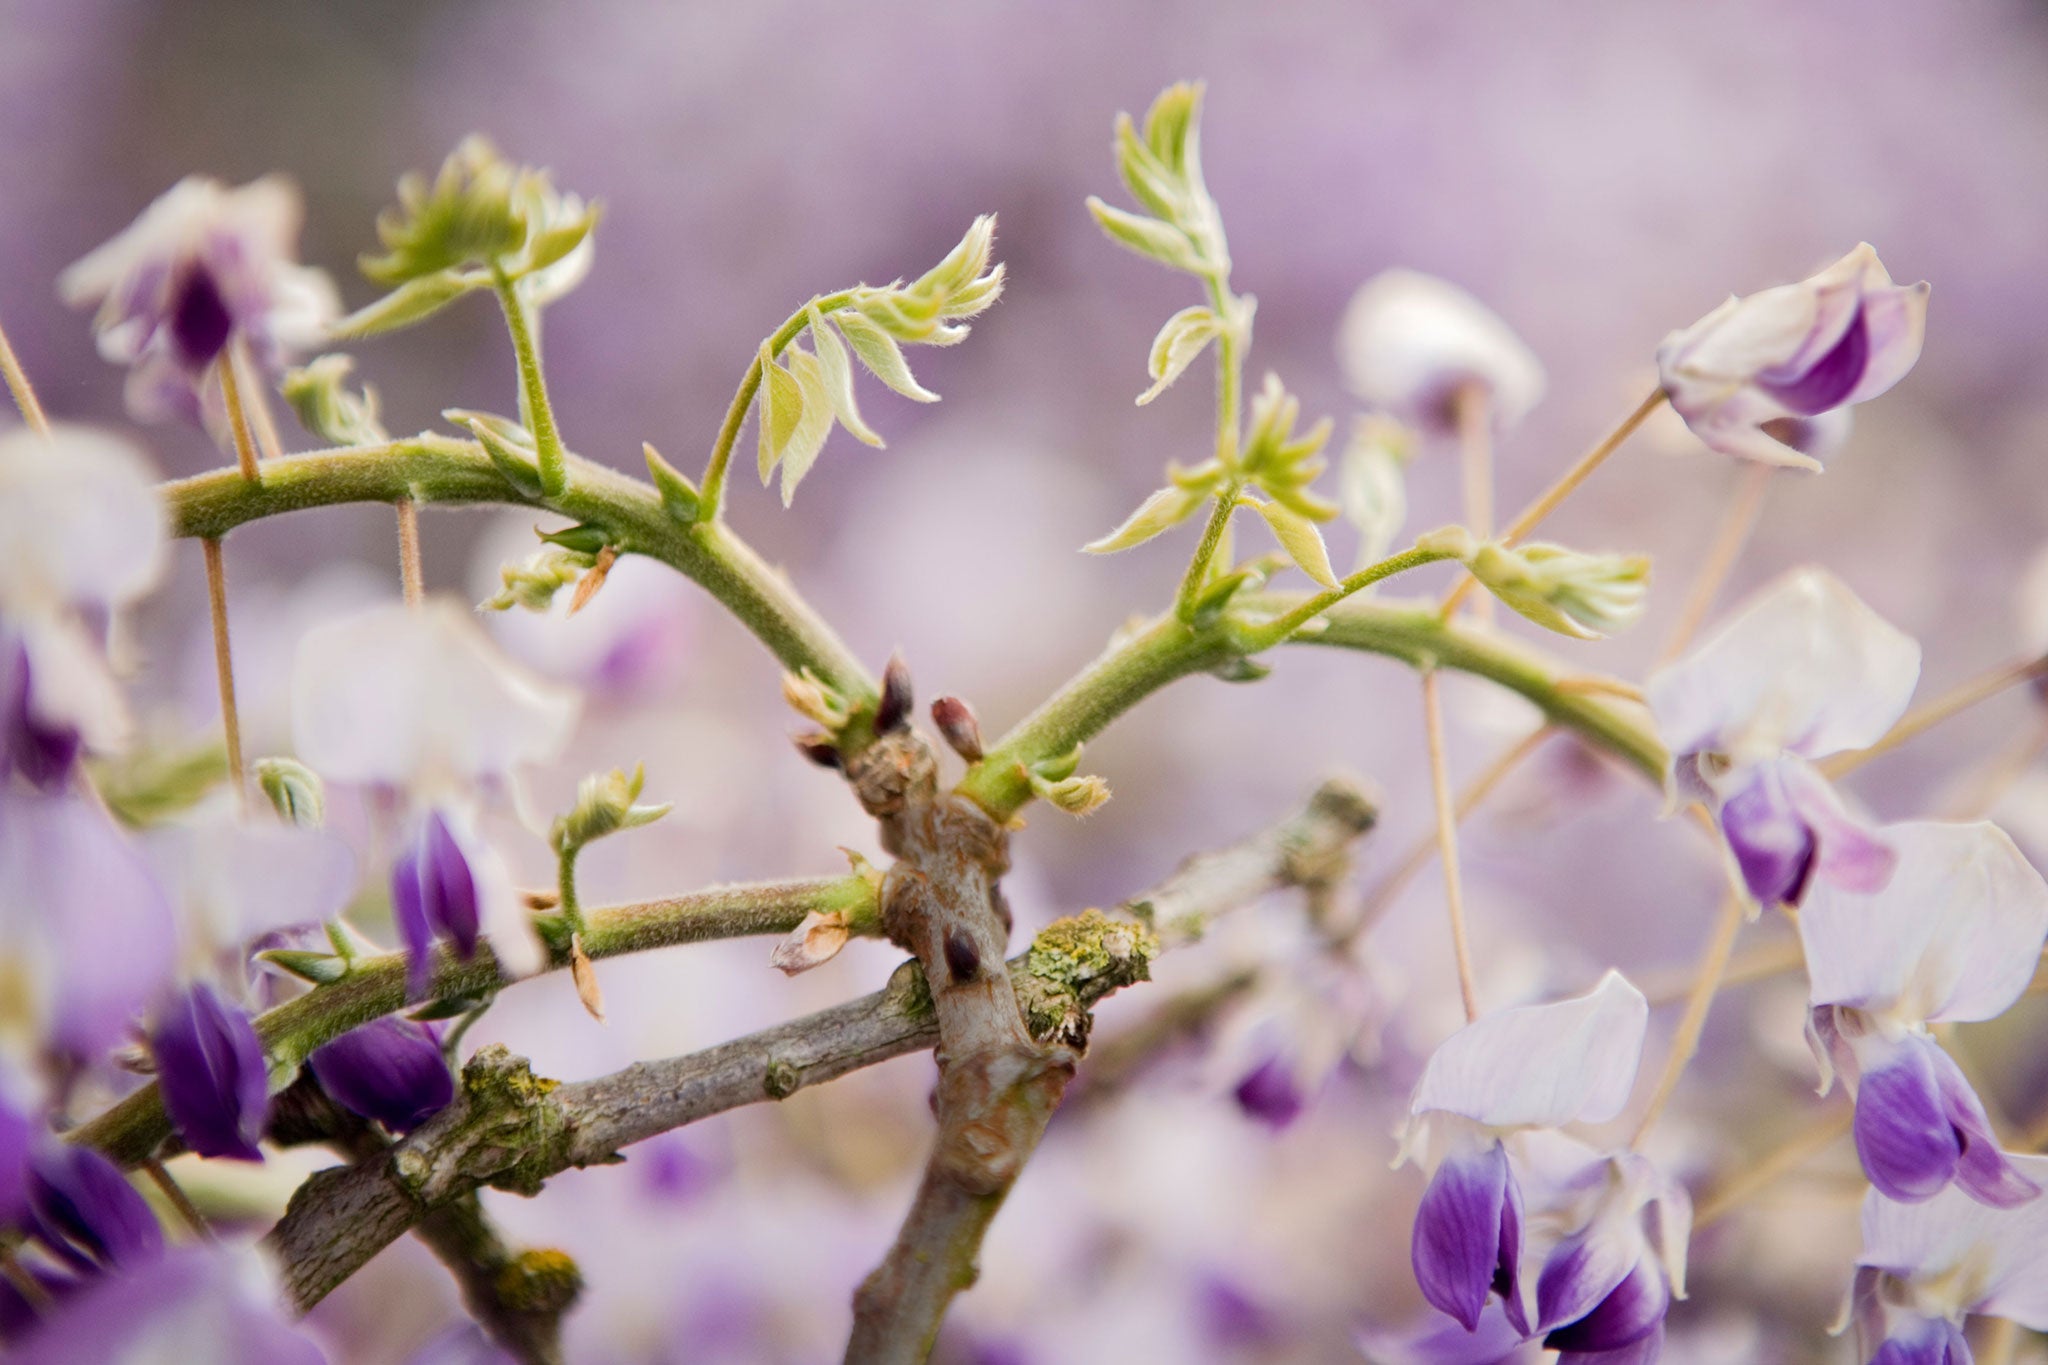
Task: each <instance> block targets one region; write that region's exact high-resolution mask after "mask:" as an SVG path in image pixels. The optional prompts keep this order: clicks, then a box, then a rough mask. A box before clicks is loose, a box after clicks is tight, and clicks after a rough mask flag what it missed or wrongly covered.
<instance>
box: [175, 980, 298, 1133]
mask: <svg viewBox="0 0 2048 1365" xmlns="http://www.w3.org/2000/svg"><path fill="white" fill-rule="evenodd" d="M149 1041H150V1049H151V1051H152V1052H154V1053H155V1055H156V1071H157V1080H158V1082H159V1084H160V1085H161V1086H162V1088H163V1096H164V1108H165V1109H166V1110H167V1111H168V1112H169V1113H170V1116H171V1122H172V1123H173V1124H175V1125H176V1126H177V1129H178V1134H179V1136H181V1137H183V1138H184V1139H185V1145H186V1146H188V1147H190V1148H191V1149H192V1150H193V1151H195V1152H197V1153H199V1155H201V1156H222V1157H233V1158H235V1159H236V1160H238V1161H261V1160H262V1159H263V1153H262V1152H260V1151H258V1150H257V1147H256V1144H257V1142H258V1141H260V1140H261V1139H262V1137H263V1124H264V1121H265V1120H266V1119H267V1118H268V1117H269V1115H270V1089H269V1085H268V1083H267V1078H266V1070H265V1065H264V1058H263V1043H262V1040H261V1039H259V1038H257V1036H256V1026H255V1025H254V1024H253V1023H252V1022H251V1021H250V1019H249V1013H248V1011H247V1010H244V1009H241V1008H240V1007H238V1006H235V1005H230V1004H228V1003H227V1002H226V1001H225V1000H222V999H221V998H220V995H219V993H218V992H216V991H215V990H214V989H213V987H212V986H210V985H208V984H206V983H205V982H203V981H202V982H200V983H199V984H198V985H195V986H193V987H192V988H191V989H190V990H188V991H185V992H184V993H183V994H181V995H179V996H178V997H177V998H176V999H175V1000H173V1001H172V1002H171V1003H170V1005H169V1006H167V1007H166V1008H165V1009H164V1011H163V1013H162V1015H161V1016H160V1017H159V1018H158V1020H157V1025H156V1029H155V1031H154V1032H152V1033H151V1034H150V1039H149Z"/></svg>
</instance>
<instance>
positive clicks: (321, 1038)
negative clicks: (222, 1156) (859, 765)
mask: <svg viewBox="0 0 2048 1365" xmlns="http://www.w3.org/2000/svg"><path fill="white" fill-rule="evenodd" d="M813 910H817V911H823V912H826V913H831V912H835V911H836V912H840V913H843V914H845V915H846V917H847V921H848V926H849V928H850V929H851V930H852V931H853V932H854V933H857V934H873V933H876V932H877V931H878V927H879V926H878V915H879V910H878V908H877V902H876V894H875V888H874V886H873V885H872V884H871V883H870V882H869V881H868V879H867V878H866V877H863V876H859V875H849V876H844V877H829V878H819V879H814V880H808V881H790V882H763V883H758V884H754V885H746V886H725V887H717V888H714V889H712V890H709V891H700V892H697V893H695V894H694V895H688V896H678V897H675V898H673V899H670V900H660V901H647V902H644V903H641V904H635V905H617V906H610V907H607V908H604V909H596V910H591V911H589V912H587V913H586V915H585V928H584V931H583V948H584V951H585V952H586V953H588V954H589V955H590V956H591V957H592V958H604V957H618V956H621V955H623V954H626V953H637V952H646V951H648V950H650V949H654V948H666V947H669V946H671V945H673V944H677V943H697V942H702V941H704V940H707V939H720V938H739V937H743V936H747V935H753V934H786V933H788V932H789V931H790V930H792V929H794V928H796V926H797V925H799V924H801V923H802V922H803V919H804V916H805V915H807V914H809V913H811V912H812V911H813ZM560 938H561V945H560V946H559V947H551V948H550V952H549V960H548V966H547V970H555V969H559V968H563V967H567V966H568V965H569V953H568V947H567V943H568V935H567V934H562V935H560ZM405 978H406V959H405V954H403V953H385V954H380V955H378V956H375V957H365V958H358V959H356V961H355V964H354V965H353V967H352V968H351V969H350V971H349V973H348V975H347V976H344V977H343V978H342V979H341V980H339V981H336V982H333V983H332V984H330V985H325V986H319V987H316V988H315V989H313V990H311V991H308V992H307V993H306V994H304V995H302V996H299V997H297V998H296V999H293V1000H288V1001H286V1002H285V1003H284V1004H282V1005H279V1006H278V1007H277V1008H276V1009H273V1010H268V1011H266V1012H265V1013H263V1014H262V1015H259V1016H258V1017H257V1019H256V1034H257V1036H258V1037H259V1038H261V1039H262V1040H263V1043H264V1047H265V1049H266V1050H267V1051H268V1053H269V1054H270V1056H271V1058H272V1059H274V1060H275V1061H277V1062H278V1063H280V1064H281V1065H282V1066H284V1067H287V1068H295V1067H297V1066H298V1065H299V1064H301V1063H302V1062H304V1061H305V1059H306V1058H307V1057H308V1056H310V1055H311V1054H312V1052H313V1050H314V1049H315V1048H318V1047H320V1046H321V1045H322V1044H325V1043H328V1042H332V1041H333V1040H334V1039H336V1038H338V1037H340V1036H341V1035H342V1034H344V1033H346V1032H348V1031H349V1030H350V1029H352V1028H355V1027H357V1026H359V1025H362V1024H367V1023H369V1022H370V1021H371V1020H373V1019H377V1018H381V1017H382V1016H384V1015H387V1014H391V1013H393V1012H394V1011H397V1010H400V1009H403V1008H405V1006H406V1004H407V1001H406V991H405ZM507 984H509V979H508V978H507V977H505V976H504V974H503V973H502V972H500V971H499V969H498V963H497V959H496V958H494V957H493V956H492V955H491V953H490V951H489V945H488V942H486V944H485V945H484V946H483V947H482V948H479V949H478V951H477V953H476V955H475V956H474V957H472V958H470V959H469V960H468V961H466V962H465V961H461V960H459V959H457V958H455V957H454V956H452V955H451V954H450V953H449V952H448V951H447V950H446V949H445V948H444V949H442V950H441V951H440V952H439V953H438V955H437V956H436V958H435V960H434V974H433V982H432V985H431V986H430V987H429V988H428V997H429V998H430V999H445V998H449V997H456V996H466V995H476V994H478V993H480V992H483V991H487V990H491V989H493V988H496V987H498V986H503V985H507ZM170 1132H171V1127H170V1121H169V1120H168V1119H167V1118H166V1117H165V1116H164V1108H163V1100H162V1097H161V1096H160V1095H159V1094H158V1091H157V1087H156V1085H155V1084H153V1083H152V1084H150V1085H146V1086H144V1087H143V1088H142V1089H140V1090H138V1091H136V1092H135V1093H134V1094H132V1095H130V1096H128V1097H127V1098H126V1099H124V1100H122V1101H121V1102H120V1103H118V1104H116V1105H114V1106H113V1107H112V1108H111V1109H109V1110H107V1111H106V1112H105V1113H103V1114H101V1115H99V1116H98V1117H97V1118H95V1119H92V1120H91V1121H90V1122H87V1123H84V1124H81V1125H80V1126H78V1127H77V1128H74V1129H72V1130H71V1132H70V1133H69V1134H67V1136H68V1137H70V1138H71V1140H73V1141H76V1142H83V1143H86V1144H88V1145H90V1146H93V1147H97V1148H98V1149H99V1150H100V1151H102V1152H105V1153H106V1154H107V1155H108V1156H110V1157H112V1158H114V1159H115V1160H117V1161H122V1162H127V1163H130V1164H133V1163H135V1162H139V1161H142V1160H143V1159H145V1158H146V1157H148V1156H149V1155H150V1154H151V1153H152V1152H154V1151H155V1150H156V1148H157V1145H158V1144H159V1143H161V1142H162V1141H163V1140H164V1139H165V1138H166V1137H168V1136H170Z"/></svg>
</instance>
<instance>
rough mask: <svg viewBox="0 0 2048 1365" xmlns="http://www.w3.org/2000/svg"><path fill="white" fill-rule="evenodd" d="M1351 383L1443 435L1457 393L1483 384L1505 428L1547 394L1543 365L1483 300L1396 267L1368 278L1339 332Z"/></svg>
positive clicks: (1453, 425)
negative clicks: (1545, 391) (1544, 389)
mask: <svg viewBox="0 0 2048 1365" xmlns="http://www.w3.org/2000/svg"><path fill="white" fill-rule="evenodd" d="M1337 349H1338V351H1339V353H1340V356H1341V358H1342V360H1343V364H1344V373H1345V376H1346V378H1347V379H1348V380H1349V381H1350V383H1351V388H1352V390H1353V391H1354V392H1355V393H1357V394H1358V396H1359V397H1361V398H1363V399H1365V400H1366V402H1368V403H1371V404H1372V405H1373V406H1375V407H1380V408H1385V409H1386V410H1387V411H1389V412H1391V413H1393V414H1394V415H1395V416H1397V417H1399V418H1401V420H1403V421H1405V422H1409V423H1411V424H1413V425H1415V426H1418V427H1422V428H1424V429H1426V430H1430V431H1434V432H1437V433H1440V434H1441V433H1449V432H1452V431H1455V430H1456V429H1457V420H1458V417H1457V410H1456V401H1457V397H1458V394H1459V393H1460V391H1461V390H1465V389H1467V388H1471V389H1475V390H1476V391H1477V392H1478V393H1479V394H1480V395H1481V396H1483V397H1484V398H1485V400H1486V404H1487V412H1488V415H1489V416H1490V417H1491V418H1492V420H1493V421H1494V422H1495V423H1496V424H1497V425H1500V426H1513V425H1514V424H1515V423H1516V422H1519V421H1521V420H1522V418H1523V417H1524V416H1526V415H1527V414H1528V411H1529V409H1531V408H1533V407H1535V406H1536V403H1537V400H1538V399H1540V398H1542V397H1543V388H1544V383H1545V381H1544V375H1543V366H1542V364H1541V363H1539V362H1538V361H1537V359H1536V357H1535V355H1534V354H1533V353H1531V351H1530V350H1529V348H1528V347H1527V346H1525V345H1523V344H1522V340H1521V338H1519V337H1517V336H1516V335H1515V334H1514V332H1512V331H1511V330H1509V328H1508V325H1507V324H1506V323H1504V322H1502V321H1501V320H1500V319H1499V318H1498V317H1496V316H1495V315H1494V314H1493V313H1492V312H1491V311H1490V310H1489V309H1488V308H1487V307H1486V306H1485V305H1484V304H1482V303H1480V302H1479V300H1477V299H1475V298H1473V297H1472V296H1471V295H1470V294H1468V293H1466V292H1465V291H1464V290H1462V289H1460V288H1458V286H1456V285H1454V284H1451V283H1450V282H1449V281H1447V280H1440V279H1437V278H1436V277H1434V276H1431V275H1424V274H1420V273H1418V272H1416V271H1413V270H1389V271H1386V272H1384V273H1382V274H1379V275H1375V276H1374V277H1373V278H1372V279H1370V280H1368V281H1366V283H1365V286H1364V287H1363V288H1361V289H1360V290H1359V291H1358V293H1357V295H1356V296H1354V297H1353V298H1352V300H1351V306H1350V307H1349V308H1348V309H1347V310H1346V311H1345V314H1344V321H1343V324H1342V325H1341V327H1340V328H1339V330H1338V333H1337Z"/></svg>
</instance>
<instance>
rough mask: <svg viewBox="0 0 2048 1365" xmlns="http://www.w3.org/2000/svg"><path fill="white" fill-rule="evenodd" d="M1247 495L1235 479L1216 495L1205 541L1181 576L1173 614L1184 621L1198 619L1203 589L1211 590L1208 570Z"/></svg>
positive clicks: (1201, 543) (1206, 526)
mask: <svg viewBox="0 0 2048 1365" xmlns="http://www.w3.org/2000/svg"><path fill="white" fill-rule="evenodd" d="M1243 492H1244V485H1243V484H1241V483H1239V482H1238V481H1237V480H1236V479H1232V480H1230V482H1228V483H1226V484H1224V485H1223V487H1222V488H1220V489H1218V490H1217V492H1216V505H1215V506H1214V507H1212V508H1211V509H1210V510H1209V521H1208V524H1207V525H1205V526H1203V527H1202V539H1201V541H1200V543H1198V544H1197V545H1196V546H1195V556H1194V558H1193V559H1190V560H1189V561H1188V568H1187V572H1186V573H1184V574H1182V575H1181V578H1180V591H1179V592H1178V593H1176V594H1175V595H1174V608H1173V609H1174V614H1175V615H1176V616H1178V617H1179V618H1180V619H1181V620H1183V621H1193V620H1194V619H1195V602H1196V600H1197V599H1198V598H1200V597H1201V595H1202V589H1204V588H1206V587H1208V586H1209V568H1210V565H1211V564H1213V563H1214V562H1215V559H1216V547H1217V546H1219V545H1221V544H1222V543H1223V533H1224V532H1225V531H1227V530H1229V529H1230V519H1231V517H1232V516H1234V515H1236V513H1237V508H1238V500H1239V497H1240V495H1241V494H1242V493H1243Z"/></svg>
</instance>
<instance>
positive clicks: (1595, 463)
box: [1443, 388, 1664, 614]
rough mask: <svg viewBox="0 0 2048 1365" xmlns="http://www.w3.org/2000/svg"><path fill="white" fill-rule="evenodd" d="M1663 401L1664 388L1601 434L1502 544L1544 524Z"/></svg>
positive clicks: (1466, 582) (1449, 601) (1456, 593)
mask: <svg viewBox="0 0 2048 1365" xmlns="http://www.w3.org/2000/svg"><path fill="white" fill-rule="evenodd" d="M1663 401H1664V390H1662V389H1661V388H1660V389H1657V390H1656V391H1654V392H1653V393H1651V394H1650V396H1649V397H1648V398H1645V399H1644V400H1643V401H1642V402H1641V403H1638V404H1637V405H1636V409H1635V411H1634V412H1631V413H1630V414H1629V415H1628V416H1626V417H1624V418H1622V419H1621V425H1620V426H1618V427H1616V428H1615V429H1614V430H1613V431H1610V432H1608V433H1607V435H1605V436H1603V437H1601V438H1600V440H1599V441H1598V442H1597V443H1596V444H1595V445H1594V446H1593V448H1592V449H1591V450H1589V451H1587V452H1586V453H1585V454H1584V455H1581V456H1580V457H1579V459H1578V463H1576V464H1574V465H1573V466H1572V467H1571V468H1570V469H1567V470H1566V471H1565V472H1564V474H1563V476H1562V477H1560V478H1559V479H1558V481H1557V482H1556V483H1554V484H1552V485H1550V487H1548V488H1546V489H1544V490H1543V491H1542V492H1541V493H1539V494H1537V496H1536V500H1535V501H1534V502H1532V503H1530V504H1529V505H1528V506H1527V507H1524V508H1523V509H1522V511H1521V514H1520V515H1518V516H1517V517H1516V518H1515V519H1514V520H1513V521H1512V522H1510V523H1508V528H1507V530H1505V531H1503V532H1501V536H1500V543H1501V544H1502V545H1516V544H1519V543H1520V542H1521V541H1522V538H1523V537H1525V536H1527V535H1528V534H1529V533H1530V532H1531V531H1533V530H1535V529H1536V528H1537V527H1538V526H1539V525H1541V524H1542V522H1543V519H1544V518H1545V517H1547V516H1549V515H1550V514H1551V513H1552V512H1555V511H1556V510H1557V509H1558V506H1559V505H1560V504H1561V503H1563V502H1564V500H1565V499H1566V498H1568V497H1570V496H1571V495H1572V494H1573V493H1574V492H1576V491H1577V490H1578V487H1579V485H1580V484H1582V483H1584V482H1585V481H1586V480H1587V479H1588V478H1589V477H1591V475H1592V473H1593V471H1594V470H1596V469H1598V468H1599V467H1600V466H1601V465H1603V464H1605V463H1606V462H1607V457H1608V456H1609V455H1612V454H1613V453H1614V452H1615V451H1617V450H1619V449H1621V444H1622V442H1624V441H1626V440H1627V439H1628V438H1629V437H1630V436H1633V435H1634V434H1635V430H1636V428H1637V427H1639V426H1641V425H1642V424H1643V423H1644V422H1645V421H1647V420H1648V419H1649V416H1650V414H1651V413H1653V412H1655V411H1656V410H1657V406H1658V405H1659V404H1660V403H1662V402H1663ZM1478 583H1479V580H1478V579H1476V578H1473V577H1471V576H1469V575H1468V576H1466V577H1465V578H1464V579H1462V580H1461V581H1460V582H1459V583H1458V586H1457V587H1455V588H1453V589H1452V590H1451V594H1450V596H1448V597H1446V598H1445V599H1444V605H1443V610H1444V611H1445V612H1446V613H1447V614H1448V613H1449V612H1451V611H1453V610H1455V609H1456V608H1457V605H1458V603H1460V602H1462V601H1464V600H1465V594H1467V593H1469V592H1471V591H1472V589H1473V588H1474V587H1476V586H1477V585H1478Z"/></svg>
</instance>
